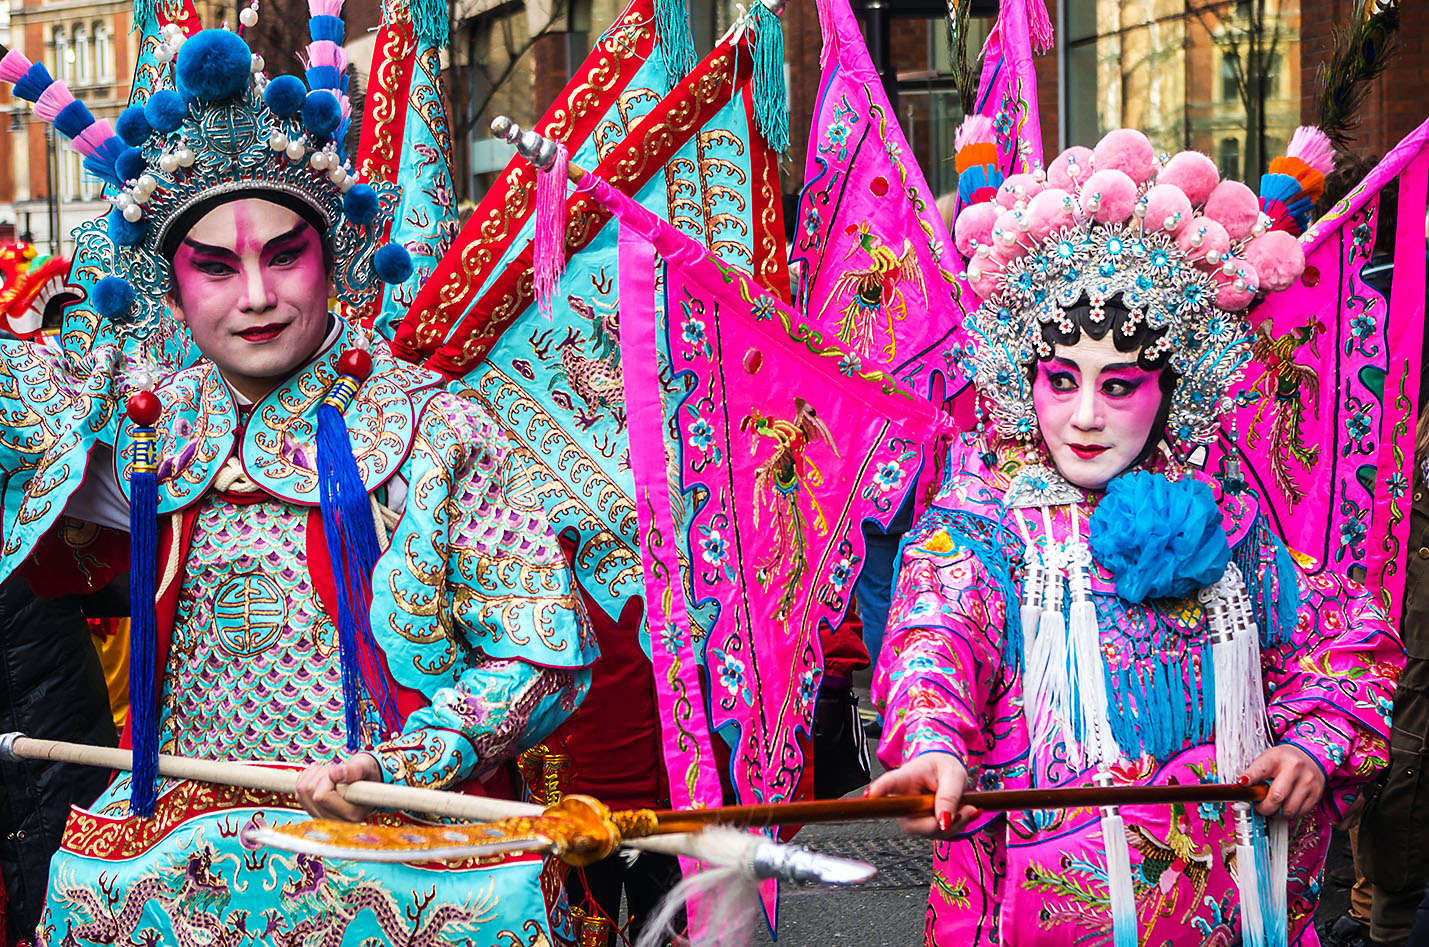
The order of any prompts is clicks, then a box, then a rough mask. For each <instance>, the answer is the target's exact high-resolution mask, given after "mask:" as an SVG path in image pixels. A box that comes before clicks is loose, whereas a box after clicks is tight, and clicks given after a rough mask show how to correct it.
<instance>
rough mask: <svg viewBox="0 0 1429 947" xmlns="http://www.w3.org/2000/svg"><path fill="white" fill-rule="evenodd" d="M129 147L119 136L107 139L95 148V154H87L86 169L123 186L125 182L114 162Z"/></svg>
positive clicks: (111, 182)
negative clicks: (120, 177)
mask: <svg viewBox="0 0 1429 947" xmlns="http://www.w3.org/2000/svg"><path fill="white" fill-rule="evenodd" d="M127 147H128V145H125V144H124V142H122V141H120V140H119V138H118V136H113V137H110V138H107V139H105V141H104V143H103V144H101V145H100V146H99V147H98V148H96V149H95V150H94V154H92V155H86V156H85V159H84V169H85V170H86V171H88V172H89V173H90V174H92V175H94V176H95V177H97V178H99V179H100V180H101V181H105V182H107V183H109V184H113V185H114V186H115V187H123V186H124V182H123V181H121V180H120V179H119V172H118V171H116V170H115V167H114V162H115V161H116V160H118V158H119V155H120V154H121V153H123V151H124V149H125V148H127Z"/></svg>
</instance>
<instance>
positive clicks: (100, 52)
mask: <svg viewBox="0 0 1429 947" xmlns="http://www.w3.org/2000/svg"><path fill="white" fill-rule="evenodd" d="M94 77H95V78H96V79H99V80H102V81H109V80H111V79H113V78H114V47H113V45H112V44H111V43H110V41H109V27H107V26H105V25H104V24H103V23H96V24H94Z"/></svg>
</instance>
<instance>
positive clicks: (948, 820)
mask: <svg viewBox="0 0 1429 947" xmlns="http://www.w3.org/2000/svg"><path fill="white" fill-rule="evenodd" d="M952 827H953V814H952V813H951V812H939V813H938V831H939V832H946V831H948V830H949V829H951V828H952Z"/></svg>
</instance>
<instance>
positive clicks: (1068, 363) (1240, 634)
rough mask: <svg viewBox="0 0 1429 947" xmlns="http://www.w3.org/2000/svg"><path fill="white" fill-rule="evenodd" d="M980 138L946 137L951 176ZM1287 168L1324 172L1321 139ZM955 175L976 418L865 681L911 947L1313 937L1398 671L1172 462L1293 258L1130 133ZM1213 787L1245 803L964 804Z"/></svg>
mask: <svg viewBox="0 0 1429 947" xmlns="http://www.w3.org/2000/svg"><path fill="white" fill-rule="evenodd" d="M989 132H990V130H989V129H985V128H980V127H978V126H977V125H969V126H965V128H964V130H963V132H962V134H961V135H960V138H961V139H962V141H961V142H960V149H964V150H963V151H960V158H959V162H958V167H959V169H964V168H968V167H972V168H973V169H974V171H976V169H977V165H976V164H975V162H974V161H973V160H970V159H969V158H968V157H967V155H969V154H971V153H970V152H968V151H966V149H967V148H968V147H969V146H972V147H974V148H975V147H976V146H977V145H978V140H979V138H980V137H983V138H987V137H989V134H988V133H989ZM1290 151H1291V155H1290V157H1291V158H1294V159H1295V160H1296V161H1298V162H1299V163H1298V164H1296V165H1294V167H1295V168H1296V169H1299V170H1301V171H1302V172H1303V173H1304V179H1306V180H1309V179H1312V178H1313V177H1314V175H1313V174H1312V173H1310V172H1316V171H1317V169H1319V170H1318V172H1317V173H1323V166H1324V164H1325V161H1326V159H1327V157H1328V152H1327V145H1326V143H1325V142H1324V141H1323V136H1319V135H1318V133H1316V132H1314V131H1312V130H1308V129H1302V130H1301V131H1300V132H1299V133H1297V135H1296V138H1295V139H1294V140H1293V141H1292V147H1291V149H1290ZM1280 160H1282V161H1286V160H1289V159H1280ZM963 177H964V183H966V184H968V185H969V186H968V187H966V188H964V193H963V199H964V203H965V207H964V209H963V211H962V212H961V214H960V216H959V218H958V220H957V222H956V226H955V228H954V237H955V243H956V244H957V247H958V250H959V251H960V252H961V253H962V254H963V255H964V256H965V257H967V258H968V260H969V263H968V270H967V279H968V282H969V285H970V287H971V289H972V290H973V291H974V292H975V293H976V294H977V295H978V296H979V297H980V299H981V305H980V307H979V308H978V309H977V310H976V311H975V312H974V313H973V314H972V315H971V316H970V317H969V318H968V320H967V323H966V329H967V333H966V335H967V338H966V352H965V354H966V357H967V359H968V361H969V368H970V371H971V372H972V373H973V376H974V380H975V384H976V386H977V389H978V393H979V397H980V399H981V404H982V406H983V408H984V409H985V411H986V419H987V420H986V423H985V429H983V430H979V431H977V432H970V433H968V434H966V435H963V436H962V437H961V438H960V440H959V441H957V442H955V444H954V447H953V450H952V456H951V457H950V459H949V462H948V465H947V470H948V473H947V476H946V479H945V480H944V482H943V484H942V486H941V490H940V492H939V495H938V497H937V500H936V501H935V503H934V506H933V508H932V509H931V510H930V511H929V512H928V513H927V514H926V515H925V516H924V517H923V519H922V521H921V523H920V524H919V525H918V526H917V527H916V528H915V530H914V531H913V532H912V533H910V534H909V538H908V540H907V541H906V543H905V545H904V550H903V554H902V558H901V563H900V571H899V573H898V578H897V580H896V596H895V601H894V605H893V612H892V615H891V616H890V620H889V640H888V645H887V647H885V649H884V653H883V657H882V659H881V661H880V664H879V668H878V671H877V676H876V679H875V685H874V696H875V701H876V702H877V703H878V704H879V705H880V706H881V708H882V710H883V715H884V720H885V721H886V725H885V727H886V728H885V730H884V734H883V740H882V744H881V746H880V749H879V756H880V758H881V759H882V760H883V761H884V763H885V764H886V765H887V766H889V767H890V770H891V771H890V772H889V773H887V774H885V775H884V776H883V777H881V778H880V779H879V780H878V781H877V782H875V784H874V785H873V786H872V787H871V789H870V791H871V793H873V794H875V795H886V794H890V793H898V792H910V791H923V790H931V791H934V792H935V793H936V794H937V797H938V801H937V808H936V814H935V815H934V816H930V817H928V818H925V819H920V820H913V821H910V822H908V823H906V824H905V828H906V829H907V830H909V831H912V832H916V833H920V834H925V835H931V836H933V837H935V838H938V839H940V840H941V841H940V842H939V845H938V847H937V861H936V865H935V869H934V881H933V886H932V891H931V899H930V904H929V909H928V918H927V928H926V935H925V942H926V943H927V944H937V945H941V947H952V945H959V947H961V945H965V944H977V945H990V944H1005V945H1009V947H1012V945H1025V944H1037V945H1073V944H1087V943H1109V942H1110V943H1115V944H1117V945H1118V947H1132V945H1135V944H1137V943H1141V944H1151V945H1156V947H1163V945H1177V947H1179V945H1201V944H1215V945H1220V944H1229V943H1232V942H1236V941H1237V939H1241V940H1243V942H1244V943H1245V944H1248V945H1254V947H1260V945H1281V944H1287V943H1302V944H1303V943H1309V944H1313V943H1316V942H1317V940H1316V936H1315V933H1314V929H1313V925H1312V920H1313V914H1314V908H1315V902H1316V898H1317V896H1318V891H1319V876H1320V871H1321V867H1322V865H1323V862H1324V858H1325V852H1326V849H1327V848H1328V845H1329V837H1330V826H1331V824H1332V823H1333V822H1335V821H1336V820H1337V819H1338V818H1339V816H1340V815H1341V814H1342V812H1343V811H1344V807H1345V806H1346V805H1347V804H1348V803H1349V802H1350V800H1352V799H1353V798H1354V796H1355V793H1356V791H1357V788H1358V787H1359V786H1360V785H1361V784H1362V783H1363V782H1365V781H1366V780H1367V779H1369V778H1371V777H1372V776H1373V775H1374V773H1375V772H1376V771H1377V770H1378V769H1379V768H1380V767H1382V766H1383V765H1384V763H1385V761H1386V759H1387V756H1388V745H1387V738H1388V730H1389V722H1388V719H1387V717H1388V713H1389V701H1390V696H1391V694H1392V693H1393V690H1394V684H1395V680H1396V678H1397V675H1398V673H1399V669H1400V667H1401V665H1402V662H1403V652H1402V649H1401V647H1400V644H1399V641H1398V639H1397V638H1396V636H1395V634H1394V632H1393V630H1392V629H1391V627H1390V626H1389V624H1388V623H1387V622H1386V621H1385V618H1384V615H1383V614H1381V613H1380V611H1379V610H1378V609H1377V607H1376V606H1375V605H1374V604H1372V603H1371V601H1370V600H1369V598H1368V597H1367V595H1366V593H1365V591H1364V590H1363V589H1361V588H1359V587H1357V586H1355V585H1353V584H1351V583H1349V582H1348V581H1345V580H1343V579H1341V578H1339V577H1337V576H1335V575H1334V574H1332V573H1331V572H1329V571H1325V572H1321V573H1319V574H1317V575H1314V576H1307V575H1306V574H1305V573H1304V572H1303V571H1302V570H1301V569H1300V568H1299V567H1298V566H1297V565H1296V562H1295V560H1294V559H1293V558H1292V557H1291V555H1290V554H1289V552H1288V550H1287V549H1286V548H1285V546H1284V545H1283V544H1282V543H1281V542H1280V540H1279V539H1278V538H1277V537H1276V536H1275V535H1274V533H1272V532H1271V530H1270V529H1269V528H1268V525H1267V521H1266V517H1265V516H1264V515H1263V514H1262V512H1261V511H1260V510H1259V509H1258V506H1257V501H1256V497H1255V496H1254V494H1253V493H1251V492H1250V491H1249V490H1248V489H1247V488H1246V486H1245V484H1244V482H1243V481H1241V480H1240V478H1239V477H1237V476H1236V475H1235V466H1234V464H1227V465H1226V466H1225V467H1224V468H1223V470H1222V475H1221V476H1220V477H1211V476H1207V475H1206V474H1204V473H1202V472H1201V471H1200V470H1197V469H1195V468H1194V467H1192V466H1191V465H1189V464H1188V462H1187V458H1189V457H1195V456H1198V454H1199V456H1204V455H1205V451H1204V448H1199V449H1198V445H1200V444H1204V443H1205V442H1207V441H1209V440H1211V439H1212V438H1213V437H1214V435H1215V433H1216V431H1217V430H1218V426H1219V420H1220V417H1221V414H1222V413H1223V412H1224V411H1226V410H1228V409H1229V408H1230V407H1231V399H1230V398H1229V396H1228V391H1229V390H1230V388H1231V386H1232V385H1233V384H1234V383H1235V382H1236V381H1237V379H1238V378H1239V376H1240V373H1241V368H1242V366H1243V364H1244V363H1245V361H1246V360H1247V358H1248V356H1249V338H1248V331H1247V324H1246V321H1245V318H1244V315H1243V313H1244V311H1245V310H1246V309H1247V307H1249V306H1250V305H1251V304H1252V303H1253V302H1254V301H1255V299H1256V298H1257V297H1258V294H1259V293H1265V292H1273V291H1277V290H1280V289H1283V288H1286V287H1288V286H1289V285H1290V284H1291V283H1292V282H1293V281H1294V280H1296V279H1297V278H1298V277H1299V275H1300V272H1301V270H1302V269H1303V267H1304V257H1303V254H1301V252H1300V249H1299V246H1298V244H1297V242H1296V240H1295V239H1294V237H1293V235H1292V234H1291V233H1288V232H1285V230H1284V229H1272V228H1271V227H1270V224H1271V223H1273V219H1272V217H1271V216H1267V215H1266V214H1263V213H1262V211H1263V210H1264V208H1265V205H1264V204H1263V203H1261V204H1260V205H1259V206H1258V203H1257V199H1256V196H1255V194H1254V193H1252V192H1251V191H1250V190H1249V189H1248V188H1246V187H1245V186H1244V185H1243V184H1240V183H1238V182H1234V181H1224V182H1222V181H1220V179H1219V174H1218V172H1217V169H1216V167H1215V165H1214V164H1213V163H1212V162H1211V161H1210V159H1208V158H1206V157H1205V156H1204V155H1200V154H1196V153H1191V152H1185V153H1182V154H1179V155H1176V156H1174V157H1172V158H1171V159H1170V160H1169V161H1167V162H1166V163H1165V164H1164V165H1163V164H1162V163H1161V162H1160V161H1158V160H1157V159H1156V157H1155V155H1154V153H1153V151H1152V148H1151V145H1150V143H1149V141H1147V139H1146V138H1145V136H1143V135H1142V134H1141V133H1139V132H1135V131H1131V130H1118V131H1115V132H1112V133H1110V134H1109V135H1107V137H1106V138H1105V139H1103V141H1102V142H1101V143H1100V144H1098V146H1097V147H1096V149H1095V150H1094V151H1093V150H1090V149H1087V148H1073V149H1070V150H1069V151H1067V152H1065V153H1063V154H1062V155H1060V156H1059V157H1058V158H1057V159H1056V160H1055V161H1053V162H1052V163H1051V164H1050V165H1049V166H1048V168H1047V171H1046V173H1045V174H1042V173H1040V172H1039V173H1037V174H1018V175H1013V176H1011V177H1008V178H1007V179H1006V181H1002V182H998V181H996V180H989V179H988V177H987V175H986V174H985V173H984V174H977V173H973V174H969V172H968V171H964V172H963ZM969 178H973V179H975V180H971V181H969V180H968V179H969ZM999 184H1000V186H999ZM1300 225H1301V226H1303V225H1304V222H1303V221H1301V222H1300ZM1238 780H1239V781H1251V782H1266V783H1268V794H1267V795H1266V797H1265V799H1264V801H1263V802H1261V803H1260V804H1258V805H1256V806H1254V808H1252V807H1251V806H1250V805H1249V804H1244V803H1238V804H1220V803H1217V804H1202V805H1199V806H1159V807H1158V806H1128V807H1125V808H1124V809H1117V808H1114V807H1106V808H1095V809H1087V808H1082V809H1076V808H1073V809H1065V810H1037V811H1027V812H1017V813H1009V814H1007V815H1005V816H996V817H994V816H991V815H988V814H984V813H980V812H978V811H976V810H975V809H973V808H972V807H970V806H966V805H963V804H961V802H960V797H961V795H962V793H963V791H964V790H965V789H967V788H977V789H994V788H998V789H1000V788H1026V787H1064V786H1085V785H1093V784H1095V785H1104V786H1116V785H1126V784H1145V785H1151V784H1156V785H1163V784H1171V783H1180V784H1190V783H1233V782H1236V781H1238Z"/></svg>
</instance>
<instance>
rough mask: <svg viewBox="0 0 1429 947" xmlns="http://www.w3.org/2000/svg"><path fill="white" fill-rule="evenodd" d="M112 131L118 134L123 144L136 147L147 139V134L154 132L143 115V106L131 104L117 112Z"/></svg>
mask: <svg viewBox="0 0 1429 947" xmlns="http://www.w3.org/2000/svg"><path fill="white" fill-rule="evenodd" d="M114 133H115V134H116V135H118V136H119V137H120V138H121V139H122V140H123V141H124V144H126V145H129V146H131V147H134V148H138V147H139V146H140V145H142V144H143V143H144V142H146V141H148V140H149V136H150V135H152V134H153V133H154V129H153V128H151V127H150V125H149V120H148V119H147V118H145V117H144V106H142V105H131V106H129V107H128V108H127V109H125V110H124V111H122V112H120V113H119V117H118V118H117V119H115V120H114Z"/></svg>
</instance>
